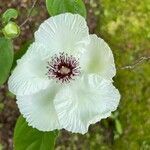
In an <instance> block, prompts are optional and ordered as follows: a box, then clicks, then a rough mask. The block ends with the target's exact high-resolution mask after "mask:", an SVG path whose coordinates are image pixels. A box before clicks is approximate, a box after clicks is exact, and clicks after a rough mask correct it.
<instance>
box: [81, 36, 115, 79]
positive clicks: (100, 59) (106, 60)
mask: <svg viewBox="0 0 150 150" xmlns="http://www.w3.org/2000/svg"><path fill="white" fill-rule="evenodd" d="M80 65H81V68H82V70H83V71H84V72H86V73H96V74H99V75H101V76H102V77H103V78H105V79H108V80H112V78H113V77H114V76H115V74H116V68H115V63H114V57H113V54H112V51H111V49H110V47H109V46H108V45H107V43H106V42H105V41H104V40H103V39H101V38H98V37H97V35H90V44H89V45H88V46H87V48H86V51H85V53H83V55H82V57H81V58H80Z"/></svg>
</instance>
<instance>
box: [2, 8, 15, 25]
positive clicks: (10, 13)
mask: <svg viewBox="0 0 150 150" xmlns="http://www.w3.org/2000/svg"><path fill="white" fill-rule="evenodd" d="M17 17H18V11H17V10H16V9H13V8H10V9H7V10H6V11H5V12H4V14H3V15H2V22H3V23H8V22H9V21H10V20H11V19H17Z"/></svg>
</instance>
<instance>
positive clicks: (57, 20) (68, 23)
mask: <svg viewBox="0 0 150 150" xmlns="http://www.w3.org/2000/svg"><path fill="white" fill-rule="evenodd" d="M35 41H36V42H37V41H38V42H40V43H41V44H43V45H44V46H45V47H46V48H47V49H48V50H49V51H54V52H55V51H56V50H57V51H58V50H59V51H61V52H66V53H76V52H82V49H84V48H85V45H87V44H88V43H89V31H88V27H87V24H86V21H85V19H84V18H83V17H82V16H80V15H78V14H71V13H64V14H60V15H57V16H54V17H51V18H49V19H47V20H46V21H45V22H44V23H42V24H41V26H40V27H39V29H38V31H36V33H35Z"/></svg>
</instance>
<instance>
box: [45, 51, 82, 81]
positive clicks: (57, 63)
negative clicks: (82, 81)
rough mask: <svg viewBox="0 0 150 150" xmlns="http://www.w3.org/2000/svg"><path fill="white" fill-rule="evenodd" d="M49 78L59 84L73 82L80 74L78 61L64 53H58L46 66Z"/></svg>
mask: <svg viewBox="0 0 150 150" xmlns="http://www.w3.org/2000/svg"><path fill="white" fill-rule="evenodd" d="M47 69H48V72H47V75H48V77H49V78H55V79H56V80H57V81H60V82H61V83H64V82H70V81H71V80H74V77H75V76H78V75H79V74H80V67H79V59H76V58H75V57H73V56H72V55H70V56H69V55H68V54H66V53H64V52H63V53H59V54H58V55H56V54H55V55H54V56H53V57H52V58H51V61H50V62H48V66H47Z"/></svg>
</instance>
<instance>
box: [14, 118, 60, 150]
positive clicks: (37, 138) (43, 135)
mask: <svg viewBox="0 0 150 150" xmlns="http://www.w3.org/2000/svg"><path fill="white" fill-rule="evenodd" d="M57 136H58V131H53V132H52V131H51V132H41V131H39V130H37V129H33V128H32V127H29V126H28V124H27V122H26V120H25V119H24V118H23V117H22V116H20V117H19V119H18V121H17V124H16V127H15V132H14V150H53V149H54V145H55V140H56V138H57Z"/></svg>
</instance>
